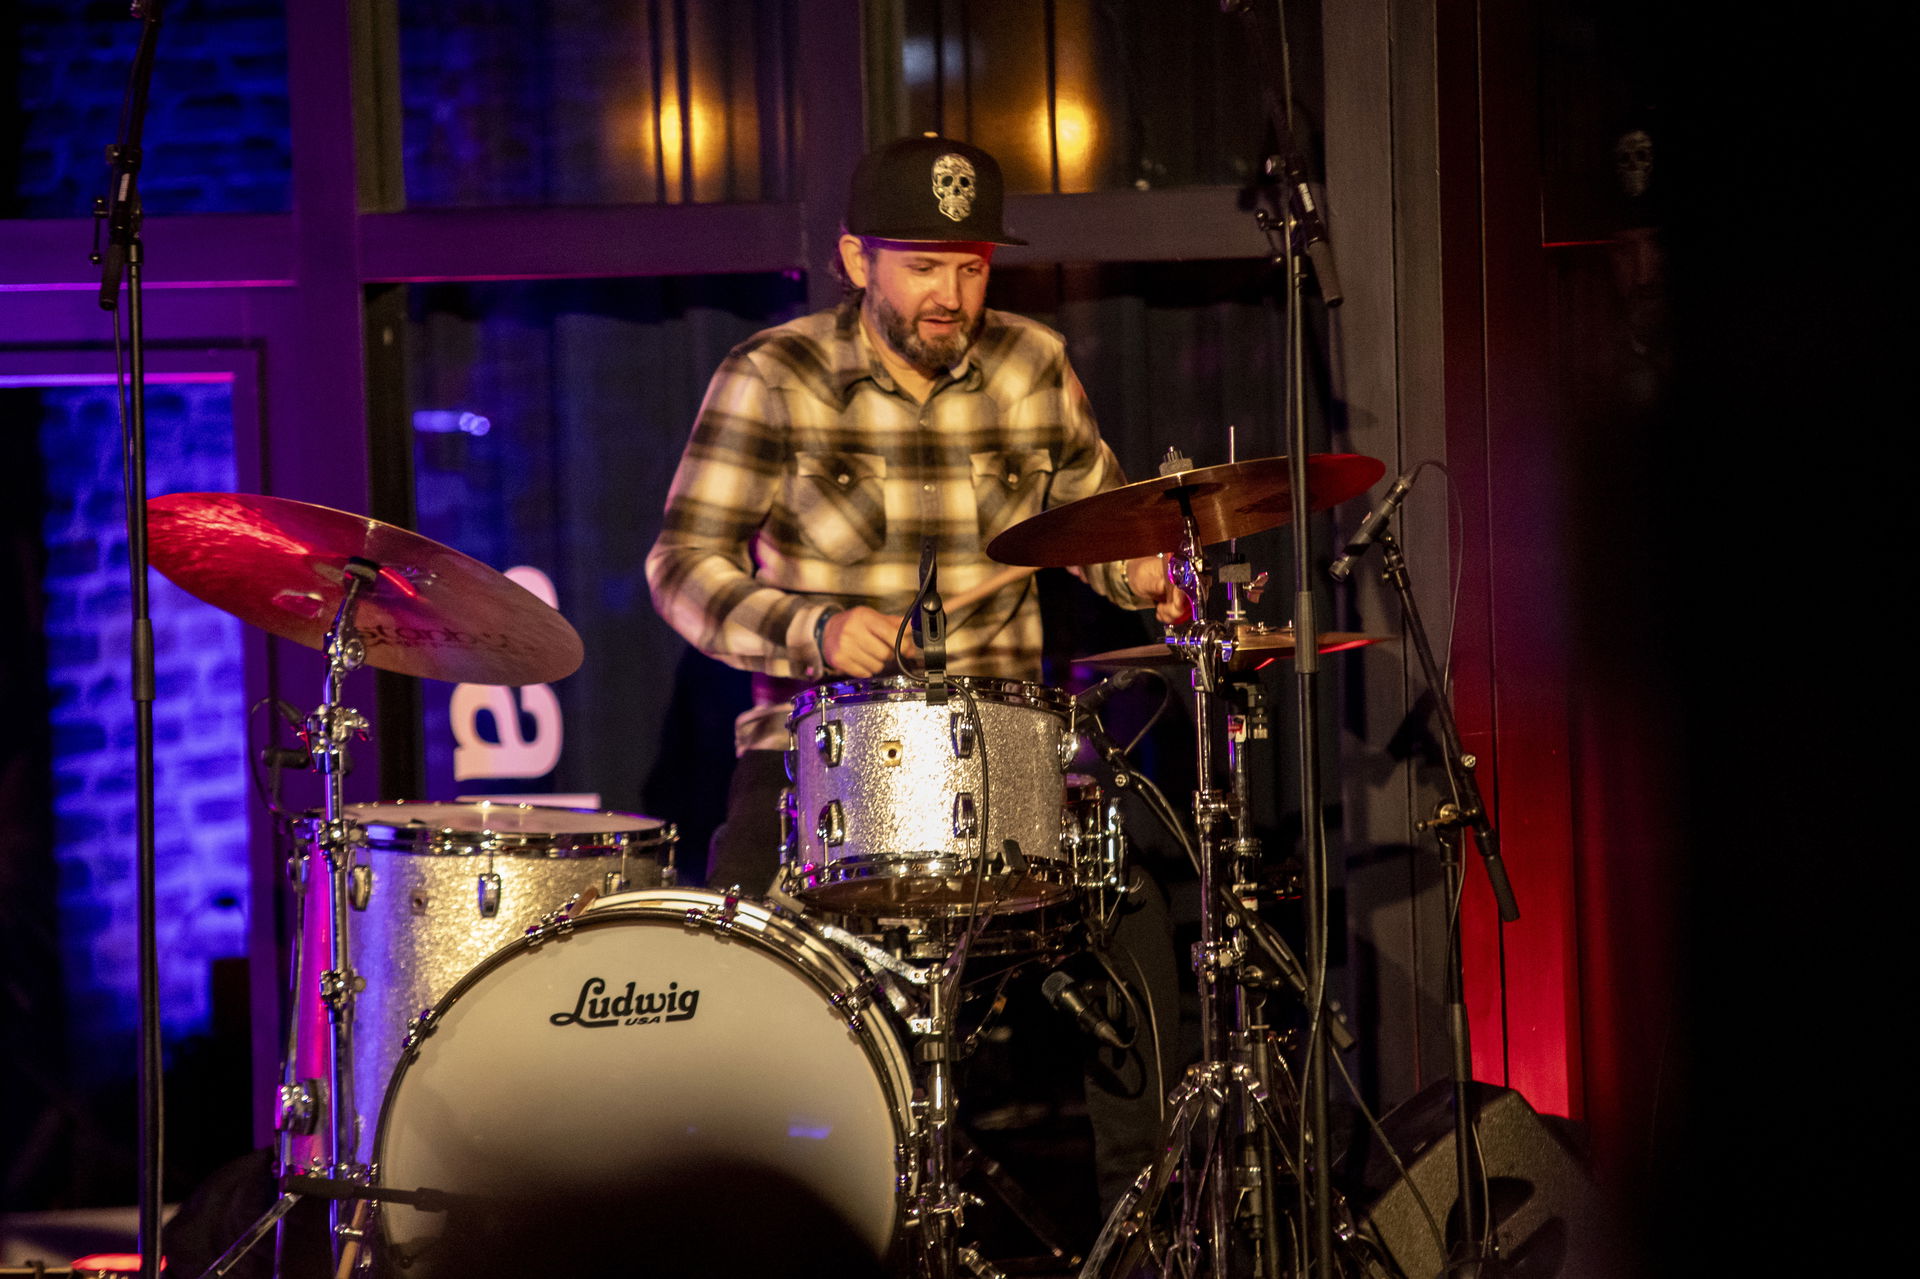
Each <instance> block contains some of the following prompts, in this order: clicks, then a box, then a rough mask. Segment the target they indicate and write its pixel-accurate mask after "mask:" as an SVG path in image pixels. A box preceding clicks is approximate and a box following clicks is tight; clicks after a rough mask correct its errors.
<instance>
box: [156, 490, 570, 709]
mask: <svg viewBox="0 0 1920 1279" xmlns="http://www.w3.org/2000/svg"><path fill="white" fill-rule="evenodd" d="M147 526H148V537H149V541H150V543H151V557H152V561H153V566H154V567H155V568H156V569H158V570H159V571H160V572H161V573H163V574H164V575H165V576H166V577H167V579H168V580H169V581H172V582H173V583H175V584H176V585H178V586H179V587H180V588H181V589H182V590H185V591H186V592H187V593H188V594H191V595H195V596H198V597H199V598H200V599H203V600H205V601H206V602H207V603H209V604H211V605H213V606H214V607H215V608H218V609H222V610H224V611H225V612H228V613H231V614H233V615H234V616H235V617H237V618H239V619H240V620H241V621H243V622H245V623H247V624H248V625H250V626H257V627H259V628H260V629H261V630H263V631H266V632H268V633H269V634H272V635H278V636H280V637H281V638H282V639H290V640H293V641H294V642H295V643H298V644H305V645H306V646H307V647H308V648H314V649H317V648H321V647H322V646H323V645H324V643H325V640H326V635H327V629H328V628H329V627H331V626H332V625H333V617H334V613H335V611H336V610H337V609H338V608H339V606H340V600H341V598H342V597H343V595H344V593H345V588H344V587H343V585H342V582H343V581H344V579H345V577H346V566H347V561H348V560H350V559H361V560H367V561H370V562H371V563H373V564H376V565H378V566H379V573H378V575H377V576H376V577H375V578H374V580H373V583H372V585H371V586H370V587H368V588H366V589H363V590H362V591H361V593H360V597H359V602H358V604H357V606H356V610H355V613H354V622H355V626H356V629H357V630H358V632H359V634H360V638H361V639H362V640H363V641H364V642H365V644H366V647H367V662H368V664H370V665H373V666H377V667H379V668H380V669H382V670H389V671H398V672H399V673H401V674H403V675H418V676H422V677H424V678H426V679H443V680H451V681H455V682H458V683H465V684H545V683H549V682H551V681H553V680H557V679H560V678H561V677H562V676H566V675H570V674H572V673H573V672H574V671H575V670H578V669H579V666H580V661H581V658H582V656H583V655H584V650H583V649H582V647H581V644H580V636H579V634H578V632H576V631H575V630H574V629H573V627H572V625H571V624H569V623H568V621H567V619H566V618H564V617H562V616H560V614H559V613H557V612H555V611H554V610H553V609H551V608H549V607H548V606H547V605H546V603H545V602H544V601H542V600H541V599H540V598H539V597H538V596H536V595H534V594H533V593H532V592H531V591H529V590H527V589H526V588H525V587H523V586H521V585H520V584H519V583H517V582H515V581H513V580H512V579H510V578H508V577H507V576H505V575H504V574H502V573H497V572H495V571H494V570H493V569H490V568H488V567H487V566H486V565H485V564H482V563H481V562H480V561H479V560H476V559H473V558H472V557H471V556H467V555H462V554H461V553H460V552H459V551H456V550H454V549H452V548H451V547H447V546H442V545H441V544H440V543H438V542H435V541H432V540H431V539H429V538H424V537H421V536H420V535H419V534H418V533H409V532H408V531H407V530H405V529H403V528H397V527H395V526H394V525H392V524H383V523H381V522H380V521H379V520H374V519H368V518H367V517H366V516H363V515H351V514H348V513H347V512H345V511H336V510H334V509H333V508H331V507H326V506H315V505H312V504H311V503H308V502H294V501H289V500H287V499H286V498H278V497H264V496H261V495H258V494H252V493H173V494H169V495H168V496H166V497H156V498H153V499H151V500H150V501H148V503H147Z"/></svg>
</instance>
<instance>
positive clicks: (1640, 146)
mask: <svg viewBox="0 0 1920 1279" xmlns="http://www.w3.org/2000/svg"><path fill="white" fill-rule="evenodd" d="M1613 172H1614V175H1615V176H1616V177H1618V178H1619V179H1620V189H1621V190H1622V191H1624V192H1625V193H1626V195H1627V198H1628V199H1631V200H1637V199H1639V198H1640V197H1641V196H1643V195H1645V194H1646V193H1647V187H1648V185H1649V184H1650V183H1651V182H1652V180H1653V139H1652V138H1650V137H1648V136H1647V134H1646V132H1645V131H1644V130H1641V129H1634V130H1632V131H1631V132H1628V133H1623V134H1621V135H1620V140H1619V141H1618V142H1615V143H1614V144H1613Z"/></svg>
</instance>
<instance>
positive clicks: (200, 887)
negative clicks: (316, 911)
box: [39, 384, 248, 1071]
mask: <svg viewBox="0 0 1920 1279" xmlns="http://www.w3.org/2000/svg"><path fill="white" fill-rule="evenodd" d="M39 398H40V404H41V422H40V431H39V439H40V447H41V452H42V455H43V458H44V463H45V489H46V514H45V523H44V529H45V540H46V547H47V572H46V619H47V620H46V633H47V682H48V686H49V691H50V695H51V702H52V706H53V712H52V731H53V788H54V794H53V797H52V798H53V807H54V819H55V831H56V836H55V844H56V847H55V857H56V860H57V861H58V864H59V876H60V887H59V910H60V925H61V927H60V932H61V948H62V962H63V964H64V967H65V972H66V978H65V980H66V986H67V992H68V997H69V1001H70V1013H71V1024H72V1027H73V1034H74V1036H75V1039H76V1041H77V1042H76V1048H77V1049H78V1051H76V1053H75V1055H74V1061H75V1062H76V1063H77V1064H78V1065H79V1067H80V1068H81V1069H82V1070H83V1071H84V1070H85V1069H86V1068H87V1063H88V1061H89V1059H90V1058H92V1057H96V1056H98V1055H99V1054H100V1053H101V1052H102V1051H104V1052H106V1053H108V1054H117V1053H118V1052H119V1045H120V1044H121V1043H123V1042H125V1041H126V1040H127V1038H128V1037H130V1036H131V1035H132V1033H133V1031H134V1028H135V1026H136V1025H137V1022H138V1016H139V1005H138V993H139V973H138V967H137V963H138V951H137V948H136V947H137V938H136V914H135V908H136V902H135V891H136V884H135V858H136V846H135V834H134V824H135V811H134V734H135V724H134V705H133V702H132V700H131V688H132V685H131V676H130V658H129V656H128V653H129V646H128V635H129V633H130V630H131V623H130V621H129V617H128V596H129V590H128V578H127V567H126V565H127V544H126V531H125V520H124V515H123V508H122V501H123V499H122V496H121V494H122V480H121V462H120V448H119V430H118V424H117V421H116V416H115V414H114V411H113V395H112V392H111V390H109V389H107V388H93V387H88V388H74V389H58V390H48V391H44V392H42V393H41V394H40V397H39ZM229 399H230V397H229V393H228V388H227V387H226V386H224V385H219V384H214V385H202V384H183V385H158V386H152V387H150V388H149V390H148V394H147V431H148V437H149V438H148V458H149V461H148V467H149V478H148V486H149V491H150V492H153V493H155V494H159V493H169V492H179V491H191V490H202V489H205V490H220V489H231V488H232V487H233V484H234V463H233V429H232V420H231V412H230V407H229ZM152 580H153V591H152V596H151V613H152V617H153V625H154V646H155V673H156V681H157V683H156V693H157V697H156V699H155V703H154V737H155V757H156V758H155V829H156V832H157V837H156V843H157V849H158V878H157V894H158V900H159V912H158V915H159V942H160V972H161V999H162V1015H163V1020H164V1023H165V1027H166V1030H167V1033H168V1036H169V1038H170V1039H178V1038H179V1037H180V1036H182V1035H185V1034H190V1033H194V1032H197V1031H202V1030H205V1029H206V1028H207V1020H208V1014H209V976H208V975H209V970H210V966H211V964H212V962H213V961H214V960H215V959H218V958H221V957H223V956H229V955H243V954H245V953H246V929H245V924H246V920H245V906H244V904H245V901H246V895H247V894H246V885H247V865H246V837H247V828H246V805H247V803H248V780H247V778H248V775H247V760H246V744H245V732H244V728H245V721H244V717H245V712H246V707H245V706H244V705H243V704H242V703H243V698H244V693H243V691H242V679H241V653H240V630H241V626H240V623H239V622H238V621H236V620H235V619H233V618H231V617H229V616H228V615H227V614H225V613H222V612H219V611H218V610H216V609H214V608H212V607H210V606H208V605H206V604H202V603H200V602H199V601H197V600H195V599H193V598H192V597H191V596H188V595H187V594H186V593H185V592H183V591H181V590H179V589H178V588H177V587H175V586H173V585H172V584H171V583H169V582H167V581H166V580H165V579H164V578H161V577H159V576H158V575H157V574H156V575H155V576H154V577H153V579H152ZM113 1064H115V1063H110V1062H101V1063H100V1064H99V1068H100V1069H102V1070H106V1069H110V1068H111V1066H112V1065H113Z"/></svg>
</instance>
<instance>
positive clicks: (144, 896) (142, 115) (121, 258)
mask: <svg viewBox="0 0 1920 1279" xmlns="http://www.w3.org/2000/svg"><path fill="white" fill-rule="evenodd" d="M133 16H134V17H136V18H139V19H140V20H141V27H140V43H139V46H138V47H137V48H136V50H135V51H134V55H133V67H132V70H131V72H130V74H129V77H128V83H127V96H126V100H125V102H124V103H123V105H122V110H121V116H120V119H121V132H120V136H119V138H118V139H117V140H116V141H115V142H114V144H113V145H112V146H110V147H108V148H107V163H108V165H109V167H110V169H111V172H112V177H111V179H110V182H109V185H108V193H107V195H106V196H105V197H103V198H101V199H97V200H95V201H94V206H93V214H94V231H93V236H94V238H93V252H92V253H91V254H90V255H89V258H88V260H89V261H91V262H93V263H94V264H96V265H100V266H102V271H101V280H100V309H101V310H103V311H113V312H116V314H115V316H114V324H113V334H114V346H115V348H116V350H117V348H118V347H119V343H120V318H119V315H118V314H117V312H118V310H119V306H120V285H121V277H122V274H123V273H124V275H125V279H126V290H127V322H128V348H129V358H128V365H129V369H128V376H127V378H126V380H125V382H124V383H120V384H117V385H116V387H115V395H116V399H117V401H118V402H119V403H120V404H121V405H122V407H123V409H124V417H123V421H122V424H121V425H122V432H123V439H122V445H121V448H122V456H123V460H124V469H125V475H126V494H125V501H126V512H127V571H128V579H129V580H128V586H129V601H128V603H129V614H130V617H129V621H130V623H131V626H132V633H133V642H132V645H131V648H132V653H131V657H132V685H133V699H132V700H133V708H134V766H133V774H134V845H135V856H134V863H135V865H134V878H135V881H136V883H135V896H136V901H135V907H136V913H137V918H138V930H139V939H138V951H139V970H140V983H139V985H140V1017H139V1035H138V1045H139V1051H138V1056H137V1058H136V1061H135V1067H134V1073H135V1078H136V1080H137V1085H138V1093H139V1098H138V1103H137V1105H138V1115H139V1127H140V1134H139V1166H140V1175H139V1236H138V1238H139V1245H140V1275H141V1279H159V1275H160V1265H161V1253H162V1248H161V1208H162V1205H161V1197H162V1169H163V1166H164V1159H163V1155H162V1144H163V1138H164V1132H165V1124H164V1122H163V1119H162V1116H163V1105H164V1098H163V1091H164V1090H163V1079H162V1076H163V1074H164V1070H165V1065H164V1061H163V1058H162V1053H161V1033H160V946H159V940H158V925H157V923H156V915H157V905H156V884H157V881H158V869H157V862H158V857H157V849H156V845H155V836H154V787H155V783H154V730H153V700H154V684H155V680H154V671H153V620H152V616H151V613H150V611H149V604H148V598H149V593H148V579H147V569H148V566H149V563H150V559H149V551H148V536H147V338H146V308H145V303H144V296H145V294H144V287H143V286H144V281H143V279H142V268H143V266H144V264H145V260H146V248H145V243H144V242H143V241H142V239H141V238H140V229H141V218H142V210H141V207H140V186H139V177H140V162H141V155H142V153H141V146H140V142H141V133H142V131H143V129H144V127H145V124H146V118H147V95H148V92H149V90H150V89H151V87H152V85H153V59H154V49H155V46H156V45H157V44H158V43H159V36H160V0H136V3H135V4H134V5H133ZM103 225H104V226H105V228H106V232H107V244H106V248H105V250H104V251H103V250H102V249H101V247H100V230H101V227H102V226H103Z"/></svg>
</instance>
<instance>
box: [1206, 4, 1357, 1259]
mask: <svg viewBox="0 0 1920 1279" xmlns="http://www.w3.org/2000/svg"><path fill="white" fill-rule="evenodd" d="M1224 7H1226V8H1228V9H1231V10H1234V11H1237V12H1238V13H1239V14H1240V16H1241V18H1242V19H1243V20H1244V25H1245V30H1246V32H1247V37H1248V44H1249V46H1250V47H1251V48H1252V50H1253V55H1254V65H1255V66H1256V68H1257V69H1258V71H1259V80H1260V92H1261V98H1262V100H1263V102H1264V103H1265V105H1266V108H1267V117H1268V121H1269V123H1270V124H1271V126H1272V128H1273V136H1274V140H1275V143H1276V147H1275V153H1274V154H1273V155H1271V156H1269V157H1268V159H1267V162H1266V165H1265V170H1266V178H1267V182H1266V185H1267V187H1268V195H1269V198H1270V200H1271V203H1272V204H1273V206H1274V212H1273V213H1269V212H1268V211H1267V210H1265V209H1259V210H1257V211H1256V213H1255V217H1256V220H1257V221H1258V223H1259V226H1260V229H1261V230H1262V231H1264V232H1266V234H1267V237H1268V240H1269V241H1270V242H1271V243H1273V244H1274V245H1275V248H1276V249H1277V250H1278V252H1277V253H1276V255H1275V261H1276V263H1277V264H1278V265H1281V266H1283V267H1284V268H1285V270H1286V279H1287V291H1286V333H1287V361H1286V403H1287V408H1286V418H1287V457H1288V462H1289V466H1288V479H1289V484H1290V487H1291V488H1292V490H1293V491H1292V523H1293V537H1292V542H1293V582H1294V604H1293V629H1294V663H1293V673H1294V688H1295V698H1294V700H1295V709H1296V721H1295V725H1294V727H1295V732H1296V751H1297V755H1298V759H1299V762H1300V861H1301V867H1302V875H1301V897H1302V902H1303V905H1304V907H1305V911H1304V914H1305V917H1306V918H1305V923H1306V942H1307V956H1306V958H1307V974H1308V977H1309V979H1310V981H1311V982H1312V986H1313V989H1312V992H1311V994H1310V996H1309V998H1308V1000H1307V1007H1308V1009H1309V1010H1310V1012H1311V1020H1310V1021H1309V1023H1308V1033H1307V1038H1306V1044H1305V1051H1304V1053H1303V1054H1302V1061H1301V1081H1300V1084H1301V1097H1300V1108H1301V1120H1302V1123H1301V1127H1302V1129H1303V1130H1304V1131H1303V1134H1302V1136H1303V1143H1304V1153H1305V1166H1304V1167H1303V1168H1301V1170H1300V1198H1301V1201H1302V1202H1301V1211H1302V1215H1303V1218H1304V1220H1303V1221H1302V1223H1301V1224H1302V1232H1303V1235H1304V1237H1303V1239H1302V1240H1301V1244H1302V1250H1303V1251H1304V1252H1305V1254H1306V1263H1307V1264H1306V1266H1305V1267H1303V1273H1305V1274H1308V1275H1312V1276H1314V1277H1315V1279H1333V1276H1334V1273H1335V1263H1334V1256H1333V1216H1332V1199H1333V1188H1332V1169H1331V1165H1332V1160H1333V1151H1332V1149H1331V1145H1330V1142H1329V1137H1328V1123H1327V1092H1328V1087H1327V1083H1328V1079H1327V1076H1328V1070H1329V1061H1328V1056H1327V1022H1326V1017H1325V1015H1324V1013H1323V1012H1322V1009H1323V1006H1324V1002H1325V999H1326V975H1327V962H1328V927H1329V921H1328V919H1327V912H1328V908H1329V907H1328V900H1329V894H1328V885H1327V840H1326V827H1325V825H1324V823H1323V822H1322V820H1321V816H1320V808H1321V793H1320V787H1321V782H1320V733H1319V730H1320V688H1319V685H1320V678H1319V677H1320V623H1319V618H1318V616H1317V615H1316V613H1315V610H1314V600H1313V586H1312V583H1313V570H1312V568H1311V566H1310V565H1309V563H1308V551H1309V542H1310V541H1311V537H1310V535H1309V525H1308V522H1307V519H1308V514H1309V512H1308V505H1307V456H1308V447H1307V411H1306V366H1305V331H1306V314H1305V311H1306V308H1305V298H1306V289H1307V279H1306V259H1311V260H1312V262H1313V266H1314V274H1315V278H1316V279H1317V280H1318V282H1319V285H1320V297H1321V300H1322V302H1323V303H1325V305H1326V306H1328V307H1330V308H1331V307H1336V306H1338V305H1340V303H1341V301H1342V294H1341V291H1340V280H1339V273H1338V271H1337V270H1336V269H1335V266H1334V255H1333V246H1332V241H1331V240H1330V239H1329V237H1328V234H1327V225H1326V221H1325V219H1324V218H1323V217H1322V216H1321V212H1320V208H1319V205H1318V203H1317V202H1316V201H1315V199H1314V196H1313V189H1312V187H1311V185H1310V184H1309V182H1308V178H1307V164H1306V160H1305V158H1304V157H1303V156H1302V155H1301V152H1300V148H1299V146H1298V145H1297V143H1296V142H1295V139H1294V133H1293V127H1292V113H1291V111H1290V110H1289V102H1290V100H1291V91H1290V90H1289V89H1288V88H1287V86H1288V83H1289V81H1288V79H1287V77H1288V71H1289V67H1288V53H1289V50H1288V46H1287V41H1286V29H1285V26H1284V22H1285V19H1284V16H1283V17H1282V19H1281V21H1282V24H1283V25H1282V27H1281V31H1280V51H1279V56H1278V57H1276V56H1275V55H1274V51H1273V49H1272V47H1271V45H1270V43H1269V41H1268V38H1267V30H1266V26H1265V24H1264V23H1263V22H1262V20H1261V18H1260V16H1259V14H1257V13H1256V12H1255V9H1254V6H1253V5H1252V3H1251V0H1224Z"/></svg>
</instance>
